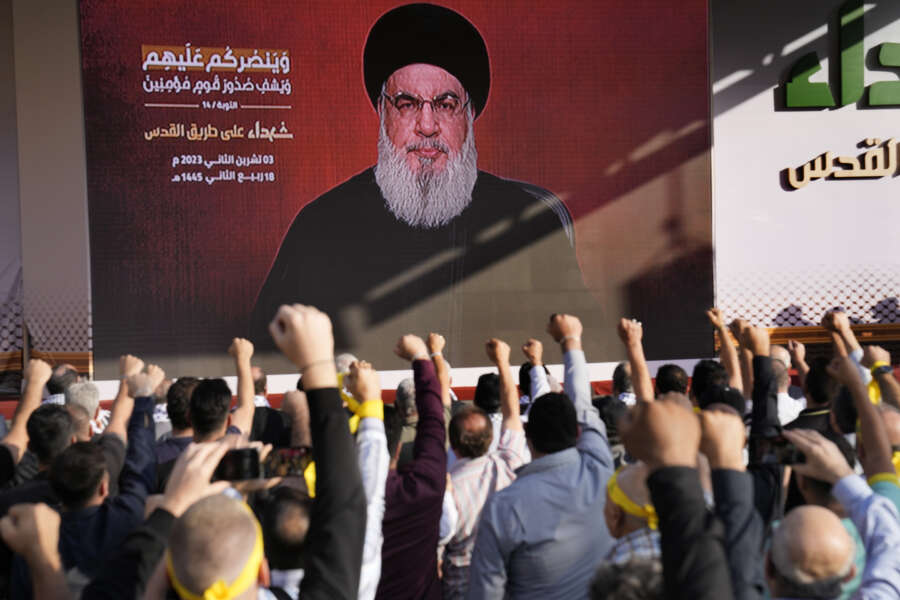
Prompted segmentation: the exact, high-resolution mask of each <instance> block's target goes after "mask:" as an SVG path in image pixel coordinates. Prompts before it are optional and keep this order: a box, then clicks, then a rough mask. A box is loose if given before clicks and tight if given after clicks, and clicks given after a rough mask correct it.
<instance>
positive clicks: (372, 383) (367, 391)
mask: <svg viewBox="0 0 900 600" xmlns="http://www.w3.org/2000/svg"><path fill="white" fill-rule="evenodd" d="M344 381H346V383H347V388H348V389H349V391H350V393H351V394H353V397H354V398H356V400H357V402H358V403H359V408H358V409H357V411H356V414H357V415H359V417H360V422H359V429H358V430H357V432H356V456H357V459H358V461H359V472H360V475H361V476H362V483H363V488H364V489H365V492H366V503H367V505H366V539H365V543H364V545H363V562H362V570H361V572H360V577H359V596H358V597H359V598H360V600H371V599H372V598H374V597H375V593H376V591H377V590H378V582H379V580H380V579H381V546H382V544H383V542H384V536H383V534H382V532H381V522H382V520H383V519H384V490H385V482H386V481H387V475H388V469H389V467H390V463H391V457H390V455H389V454H388V451H387V437H386V436H385V432H384V403H383V402H382V400H381V384H380V383H379V380H378V373H377V372H376V371H375V370H374V369H373V368H372V365H370V364H369V363H367V362H366V361H360V362H354V363H353V364H351V365H350V373H349V375H347V377H346V378H345V380H344Z"/></svg>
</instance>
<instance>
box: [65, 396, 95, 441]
mask: <svg viewBox="0 0 900 600" xmlns="http://www.w3.org/2000/svg"><path fill="white" fill-rule="evenodd" d="M66 410H67V411H69V415H70V416H71V417H72V428H73V430H74V431H75V437H76V439H77V440H78V441H79V442H87V441H89V440H90V439H91V435H92V432H91V416H90V415H89V414H88V413H87V410H85V408H84V407H83V406H79V405H78V404H66Z"/></svg>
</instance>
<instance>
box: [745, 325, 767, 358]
mask: <svg viewBox="0 0 900 600" xmlns="http://www.w3.org/2000/svg"><path fill="white" fill-rule="evenodd" d="M741 335H742V337H741V346H743V347H744V348H747V349H748V350H750V352H752V353H753V356H769V346H770V344H769V332H768V331H767V330H765V329H763V328H762V327H745V328H743V330H742V331H741Z"/></svg>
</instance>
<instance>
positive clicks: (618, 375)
mask: <svg viewBox="0 0 900 600" xmlns="http://www.w3.org/2000/svg"><path fill="white" fill-rule="evenodd" d="M612 390H613V396H615V397H616V398H618V397H619V394H626V393H630V392H634V384H632V382H631V365H630V364H629V363H627V362H620V363H619V364H617V365H616V368H615V369H614V370H613V376H612Z"/></svg>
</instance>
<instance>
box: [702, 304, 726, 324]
mask: <svg viewBox="0 0 900 600" xmlns="http://www.w3.org/2000/svg"><path fill="white" fill-rule="evenodd" d="M706 318H707V319H709V322H710V324H711V325H712V326H713V327H715V328H716V329H725V317H724V315H722V311H721V310H719V309H718V308H716V307H713V308H710V309H709V310H707V311H706Z"/></svg>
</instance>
